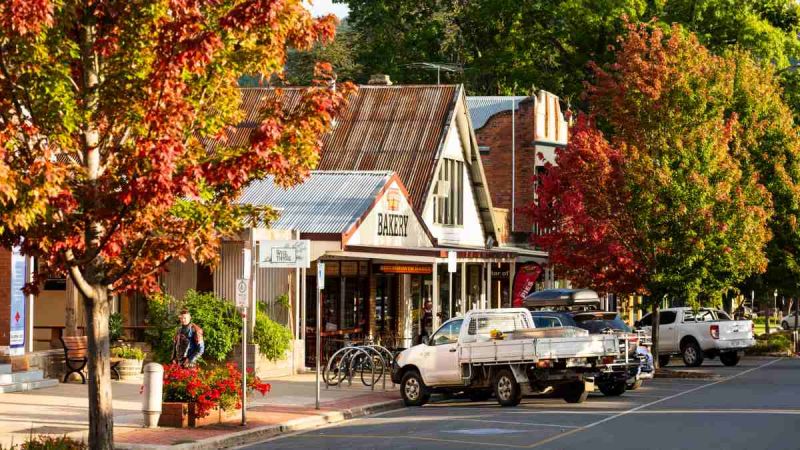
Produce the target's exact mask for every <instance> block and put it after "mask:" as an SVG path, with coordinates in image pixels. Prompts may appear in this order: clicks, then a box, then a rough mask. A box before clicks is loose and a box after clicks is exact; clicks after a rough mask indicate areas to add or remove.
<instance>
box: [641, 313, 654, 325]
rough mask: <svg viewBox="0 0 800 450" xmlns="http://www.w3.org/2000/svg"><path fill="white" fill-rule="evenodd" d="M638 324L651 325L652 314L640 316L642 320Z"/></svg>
mask: <svg viewBox="0 0 800 450" xmlns="http://www.w3.org/2000/svg"><path fill="white" fill-rule="evenodd" d="M639 326H641V327H652V326H653V316H652V315H650V314H648V315H646V316H644V317H642V320H640V321H639Z"/></svg>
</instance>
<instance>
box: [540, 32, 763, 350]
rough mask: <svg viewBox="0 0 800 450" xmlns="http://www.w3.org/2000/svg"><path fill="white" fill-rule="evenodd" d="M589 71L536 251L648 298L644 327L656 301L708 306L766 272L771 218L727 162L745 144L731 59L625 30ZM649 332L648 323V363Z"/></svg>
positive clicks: (756, 187)
mask: <svg viewBox="0 0 800 450" xmlns="http://www.w3.org/2000/svg"><path fill="white" fill-rule="evenodd" d="M593 70H594V72H595V74H596V75H595V78H594V81H593V83H592V84H590V85H589V86H588V89H587V98H588V101H589V104H590V105H591V114H592V118H591V119H588V118H581V119H580V121H579V125H578V126H577V127H576V129H575V133H574V135H573V138H572V140H571V142H570V144H569V146H568V147H567V148H566V149H565V150H563V151H560V152H559V153H558V155H557V158H556V162H557V164H558V166H556V167H551V168H550V170H549V172H548V173H547V174H546V175H545V176H544V177H543V179H542V183H541V186H540V188H539V189H538V193H539V203H538V204H537V205H534V207H533V215H534V219H535V221H536V222H537V224H538V225H539V226H540V227H542V228H550V229H552V230H553V232H552V233H550V234H549V235H544V236H541V237H537V238H536V241H537V244H539V245H541V246H542V247H544V248H545V249H546V250H548V251H550V253H551V256H552V258H554V259H555V260H557V261H558V262H559V263H560V264H561V267H564V269H565V270H566V271H567V273H570V272H576V273H577V274H578V275H580V276H581V277H580V279H581V280H582V281H586V282H589V283H591V284H592V285H596V286H599V287H601V288H603V290H611V291H617V292H620V291H622V292H625V291H629V290H630V289H631V288H632V287H633V288H634V290H638V291H640V292H643V293H646V294H649V298H650V303H651V305H652V307H653V312H654V316H655V317H657V313H658V308H659V305H660V303H661V301H662V300H663V299H665V298H670V299H673V300H677V301H680V302H683V303H685V304H687V305H689V306H695V307H696V306H700V305H709V304H716V303H718V302H719V300H720V296H721V294H722V293H723V292H724V291H726V290H727V289H729V288H730V287H731V286H734V285H736V284H737V283H740V282H741V281H743V280H744V279H745V278H746V277H748V276H750V275H752V274H755V273H760V272H763V271H764V269H765V268H766V265H767V259H766V256H765V252H764V247H765V245H766V244H767V242H768V241H769V238H770V231H769V227H768V220H769V218H770V215H771V212H772V205H771V196H770V193H769V192H768V191H767V189H765V188H764V186H763V185H761V184H760V183H759V180H758V177H757V176H756V174H755V173H753V172H750V171H747V170H743V169H742V166H741V165H740V161H739V158H738V156H739V155H740V154H741V153H742V152H743V151H744V150H745V149H747V151H749V150H750V149H749V148H748V147H747V145H753V144H754V143H753V142H749V141H746V140H745V139H743V138H742V136H744V135H746V134H747V133H746V132H743V131H741V130H742V128H744V127H747V126H750V124H748V123H742V122H740V121H739V118H738V115H737V114H732V113H731V112H730V109H729V106H730V105H731V104H732V99H733V98H734V92H735V90H734V84H735V82H734V80H735V76H734V74H735V71H736V60H735V58H733V57H728V58H726V57H721V56H715V55H713V54H711V53H710V52H709V51H708V50H707V49H705V48H704V47H703V46H702V45H701V44H700V43H699V42H698V40H697V38H696V37H695V36H694V35H692V34H690V33H686V32H685V31H684V30H683V29H682V28H681V27H680V26H677V25H676V26H674V27H672V28H671V30H669V33H668V35H665V34H664V31H663V30H662V28H660V27H658V26H652V25H628V31H627V33H626V34H625V36H624V37H623V38H621V39H620V42H619V45H618V48H617V50H616V51H615V53H614V59H613V61H612V62H611V63H609V64H607V65H605V66H603V67H600V66H594V68H593ZM601 129H602V130H605V133H604V132H602V131H600V130H601ZM753 151H756V150H755V149H754V150H753ZM584 171H586V172H588V173H589V175H588V176H584V175H581V173H582V172H584ZM576 241H577V242H586V243H587V247H589V248H591V249H592V250H599V251H589V252H586V251H583V247H584V246H583V245H580V244H579V245H575V244H574V243H575V242H576ZM604 249H607V250H608V251H605V250H604ZM656 321H657V319H656ZM657 332H658V326H657V322H656V323H655V324H654V326H653V334H654V336H653V340H654V347H655V349H656V350H655V351H656V352H657V346H658V336H657Z"/></svg>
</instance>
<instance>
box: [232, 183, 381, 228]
mask: <svg viewBox="0 0 800 450" xmlns="http://www.w3.org/2000/svg"><path fill="white" fill-rule="evenodd" d="M392 175H393V173H392V172H389V171H358V172H356V171H312V172H311V175H310V176H309V177H308V179H306V180H305V182H303V183H301V184H298V185H296V186H293V187H290V188H288V189H284V188H282V187H280V186H276V185H275V183H274V177H272V176H268V177H267V178H264V179H262V180H258V181H255V182H253V183H251V184H250V185H249V186H247V188H245V189H244V191H243V193H242V196H241V198H240V199H239V202H240V203H246V204H251V205H264V206H272V207H273V208H276V209H279V210H280V211H279V212H280V216H279V217H278V219H277V220H276V221H274V222H273V223H271V224H270V227H271V228H275V229H292V230H299V231H300V232H303V233H343V232H345V231H347V229H348V228H349V227H350V225H351V224H353V223H355V222H356V221H357V220H358V219H359V218H361V217H362V216H363V215H364V213H365V212H366V211H367V210H368V209H369V208H370V207H371V206H372V204H373V203H374V201H375V197H376V196H377V195H378V193H379V192H380V191H381V189H382V188H383V187H384V186H385V185H386V183H388V182H389V180H390V179H391V178H392Z"/></svg>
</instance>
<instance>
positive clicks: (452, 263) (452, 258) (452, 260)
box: [447, 252, 458, 273]
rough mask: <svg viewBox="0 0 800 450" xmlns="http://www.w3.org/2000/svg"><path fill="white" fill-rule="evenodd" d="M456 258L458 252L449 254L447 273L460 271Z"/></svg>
mask: <svg viewBox="0 0 800 450" xmlns="http://www.w3.org/2000/svg"><path fill="white" fill-rule="evenodd" d="M456 257H457V254H456V252H447V271H448V272H450V273H453V272H456V271H457V269H458V262H457V261H456Z"/></svg>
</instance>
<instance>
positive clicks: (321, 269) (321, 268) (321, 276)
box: [316, 262, 325, 409]
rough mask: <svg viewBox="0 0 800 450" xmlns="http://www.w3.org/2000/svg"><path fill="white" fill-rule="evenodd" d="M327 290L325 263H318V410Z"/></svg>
mask: <svg viewBox="0 0 800 450" xmlns="http://www.w3.org/2000/svg"><path fill="white" fill-rule="evenodd" d="M323 289H325V263H323V262H318V263H317V364H316V366H317V396H316V400H317V401H316V405H317V406H316V408H317V409H319V369H320V368H319V365H320V360H321V357H320V356H321V353H322V345H321V341H320V340H321V339H322V334H321V332H320V328H321V327H322V319H321V316H322V305H321V303H322V302H321V298H322V290H323Z"/></svg>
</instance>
